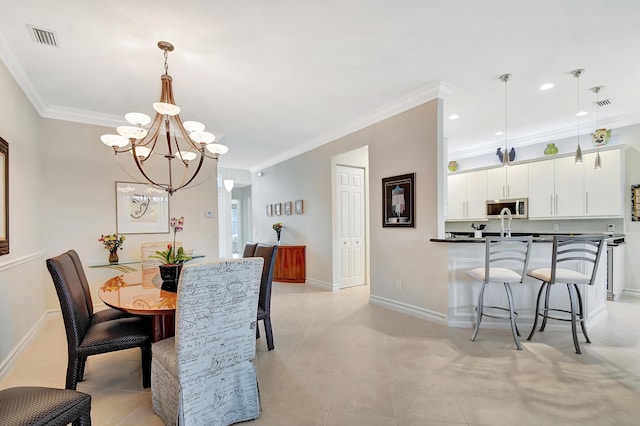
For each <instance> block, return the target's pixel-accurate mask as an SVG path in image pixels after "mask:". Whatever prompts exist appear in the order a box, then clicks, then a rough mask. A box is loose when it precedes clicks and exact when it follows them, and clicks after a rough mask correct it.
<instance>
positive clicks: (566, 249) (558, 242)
mask: <svg viewBox="0 0 640 426" xmlns="http://www.w3.org/2000/svg"><path fill="white" fill-rule="evenodd" d="M603 248H604V236H602V235H576V236H559V235H558V236H554V237H553V248H552V253H551V266H550V267H549V268H539V269H534V270H533V271H529V272H528V273H527V275H529V276H530V277H533V278H535V279H537V280H540V281H542V286H540V290H539V291H538V298H537V299H536V310H535V317H534V320H533V327H532V329H531V333H529V337H527V340H531V339H532V338H533V335H534V334H535V332H536V327H537V326H538V318H539V317H542V324H541V326H540V330H538V331H541V332H542V331H544V329H545V327H546V325H547V320H548V319H554V320H558V321H569V322H571V333H572V335H573V344H574V348H575V351H576V353H577V354H580V353H582V352H581V350H580V343H579V342H578V332H577V323H578V322H579V323H580V326H581V328H582V334H584V337H585V340H586V341H587V343H591V340H590V339H589V335H588V334H587V326H586V324H585V317H584V307H583V302H582V294H581V291H580V287H578V284H583V285H584V284H586V285H594V284H595V282H596V274H597V272H598V264H599V263H600V257H601V256H602V252H603ZM560 283H564V284H566V285H567V290H568V291H569V306H570V308H569V309H561V308H558V307H554V308H550V307H549V300H550V293H551V286H552V285H553V284H560ZM543 294H544V295H545V296H544V309H543V310H542V312H540V302H541V299H542V295H543ZM550 312H553V313H556V314H559V315H561V316H552V315H549V313H550ZM567 314H568V315H567Z"/></svg>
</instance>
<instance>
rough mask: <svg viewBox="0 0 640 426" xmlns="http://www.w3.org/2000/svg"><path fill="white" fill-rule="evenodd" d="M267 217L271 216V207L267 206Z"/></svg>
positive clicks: (270, 205)
mask: <svg viewBox="0 0 640 426" xmlns="http://www.w3.org/2000/svg"><path fill="white" fill-rule="evenodd" d="M267 216H273V205H272V204H267Z"/></svg>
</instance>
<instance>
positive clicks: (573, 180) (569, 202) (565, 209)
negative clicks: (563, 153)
mask: <svg viewBox="0 0 640 426" xmlns="http://www.w3.org/2000/svg"><path fill="white" fill-rule="evenodd" d="M554 162H555V192H556V194H555V200H554V201H555V204H556V205H555V207H554V213H555V216H556V217H579V216H583V215H584V167H583V164H576V163H575V160H574V158H573V157H563V158H557V159H555V160H554Z"/></svg>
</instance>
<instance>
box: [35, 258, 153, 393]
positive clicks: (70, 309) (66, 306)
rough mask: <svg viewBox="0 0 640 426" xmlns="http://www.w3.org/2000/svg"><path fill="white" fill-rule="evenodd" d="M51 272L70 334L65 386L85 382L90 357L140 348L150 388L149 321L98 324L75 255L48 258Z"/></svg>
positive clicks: (136, 319)
mask: <svg viewBox="0 0 640 426" xmlns="http://www.w3.org/2000/svg"><path fill="white" fill-rule="evenodd" d="M47 269H49V273H50V274H51V278H52V279H53V283H54V284H55V287H56V293H57V294H58V300H59V301H60V307H61V310H62V318H63V319H64V327H65V330H66V332H67V351H68V364H67V379H66V386H65V387H66V388H67V389H74V390H75V388H76V385H77V383H78V381H82V379H83V376H84V365H85V363H86V360H87V357H88V356H90V355H95V354H101V353H106V352H113V351H118V350H122V349H130V348H137V347H139V348H141V349H142V383H143V386H144V387H145V388H148V387H149V386H150V384H151V383H150V382H151V337H150V327H149V322H148V321H147V319H146V318H141V317H131V318H120V319H112V320H110V321H104V322H99V323H95V322H93V315H92V314H91V313H90V312H89V309H88V308H87V300H86V297H85V294H84V290H83V287H82V280H81V279H80V276H79V275H78V271H77V269H76V266H75V264H74V262H73V259H72V257H71V255H70V254H69V253H68V252H66V253H63V254H61V255H59V256H56V257H54V258H51V259H47Z"/></svg>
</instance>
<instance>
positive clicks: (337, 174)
mask: <svg viewBox="0 0 640 426" xmlns="http://www.w3.org/2000/svg"><path fill="white" fill-rule="evenodd" d="M368 158H369V157H368V149H367V147H363V148H360V149H358V150H355V151H351V152H349V153H345V154H341V155H339V156H336V157H335V158H334V211H335V222H334V224H335V228H334V238H333V240H334V253H333V259H334V273H333V282H334V284H333V287H334V289H343V288H348V287H354V286H360V285H366V284H368V277H369V273H368V270H369V268H368V258H369V249H368V246H369V238H368V226H367V223H368V211H369V209H368V198H369V197H368V173H367V169H368V161H369V160H368Z"/></svg>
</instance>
